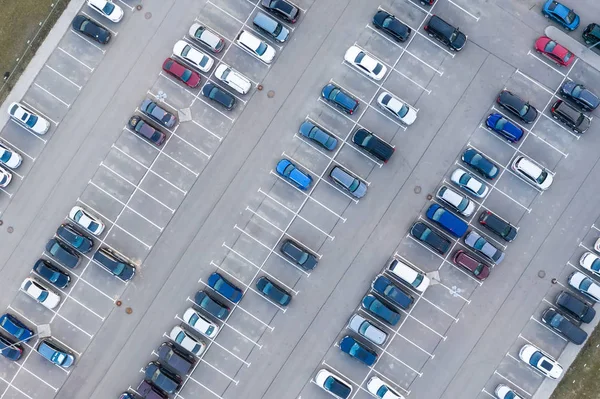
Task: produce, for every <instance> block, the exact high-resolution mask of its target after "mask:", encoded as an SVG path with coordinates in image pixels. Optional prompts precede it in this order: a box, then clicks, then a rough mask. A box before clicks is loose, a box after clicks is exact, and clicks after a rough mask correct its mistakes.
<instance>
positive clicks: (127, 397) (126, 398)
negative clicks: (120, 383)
mask: <svg viewBox="0 0 600 399" xmlns="http://www.w3.org/2000/svg"><path fill="white" fill-rule="evenodd" d="M119 399H136V397H135V396H133V394H131V393H129V392H123V393H122V394H121V395H119Z"/></svg>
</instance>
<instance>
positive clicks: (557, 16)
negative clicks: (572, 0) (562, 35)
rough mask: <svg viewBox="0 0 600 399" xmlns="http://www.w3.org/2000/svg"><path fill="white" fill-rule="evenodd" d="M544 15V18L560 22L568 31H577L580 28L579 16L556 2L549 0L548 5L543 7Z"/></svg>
mask: <svg viewBox="0 0 600 399" xmlns="http://www.w3.org/2000/svg"><path fill="white" fill-rule="evenodd" d="M542 14H544V17H546V18H550V19H552V20H554V21H556V22H558V23H559V24H560V25H561V26H562V27H563V28H565V29H567V30H575V29H577V27H578V26H579V15H577V14H575V13H574V12H573V10H571V9H570V8H568V7H566V6H564V5H562V4H561V3H559V2H558V1H555V0H548V1H547V2H546V4H544V5H543V6H542Z"/></svg>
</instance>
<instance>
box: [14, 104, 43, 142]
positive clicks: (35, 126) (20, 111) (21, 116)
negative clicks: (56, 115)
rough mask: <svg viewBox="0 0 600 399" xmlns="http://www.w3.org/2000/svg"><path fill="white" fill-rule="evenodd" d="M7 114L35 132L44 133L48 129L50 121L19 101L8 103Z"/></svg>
mask: <svg viewBox="0 0 600 399" xmlns="http://www.w3.org/2000/svg"><path fill="white" fill-rule="evenodd" d="M8 116H10V117H11V118H12V119H13V120H14V121H15V122H17V123H18V124H19V125H21V126H23V127H24V128H25V129H27V130H29V131H31V132H33V133H35V134H39V135H42V134H46V132H48V129H50V122H48V121H47V120H46V119H44V118H42V117H41V116H39V115H37V114H36V113H35V112H33V111H30V110H29V109H28V108H27V107H25V106H24V105H22V104H19V103H12V104H10V106H9V107H8Z"/></svg>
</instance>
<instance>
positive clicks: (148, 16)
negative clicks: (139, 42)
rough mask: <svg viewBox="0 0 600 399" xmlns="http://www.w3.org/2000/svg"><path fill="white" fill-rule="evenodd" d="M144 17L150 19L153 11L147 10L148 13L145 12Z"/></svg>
mask: <svg viewBox="0 0 600 399" xmlns="http://www.w3.org/2000/svg"><path fill="white" fill-rule="evenodd" d="M144 18H146V19H150V18H152V13H151V12H147V13H145V14H144Z"/></svg>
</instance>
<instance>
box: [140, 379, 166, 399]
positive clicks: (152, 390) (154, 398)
mask: <svg viewBox="0 0 600 399" xmlns="http://www.w3.org/2000/svg"><path fill="white" fill-rule="evenodd" d="M135 391H136V392H137V393H138V394H139V395H140V396H141V397H142V398H144V399H158V398H162V399H169V395H167V394H166V393H164V392H163V391H161V390H160V389H158V388H157V387H155V386H154V385H153V384H152V383H151V382H150V381H146V380H142V381H141V382H140V384H139V385H138V386H137V388H136V389H135Z"/></svg>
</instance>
